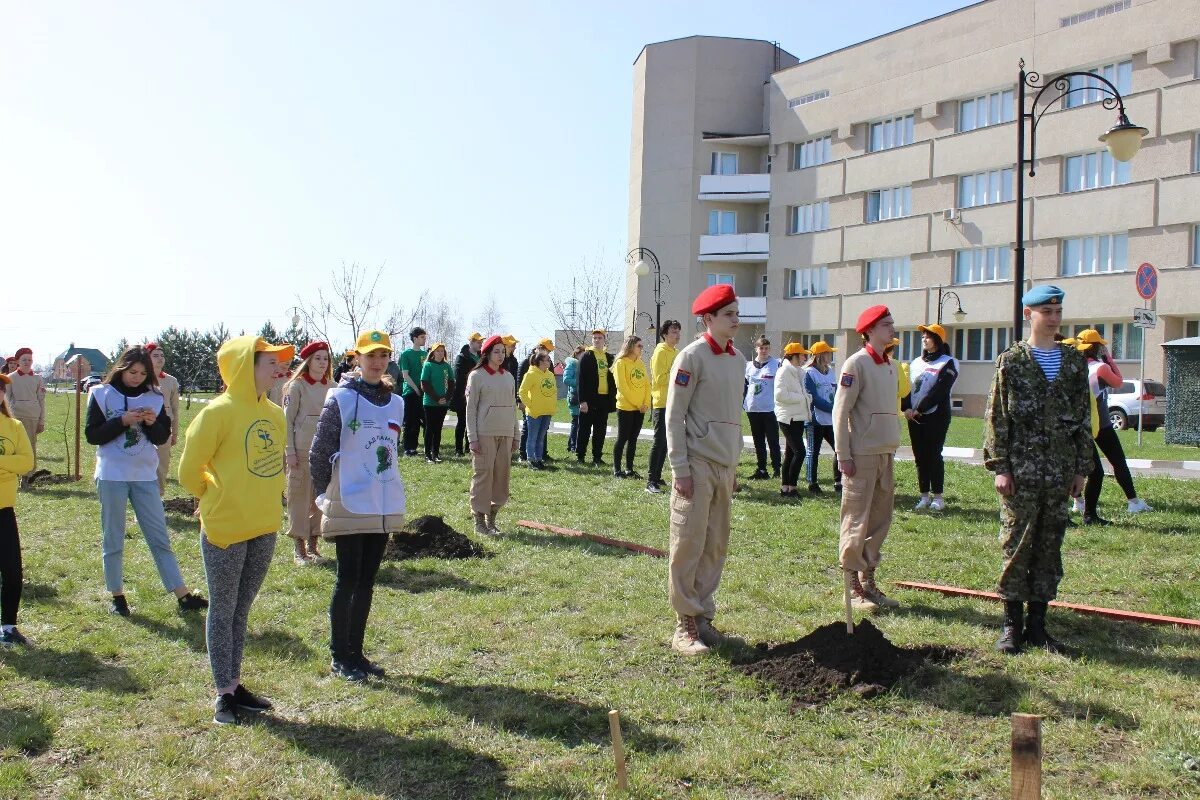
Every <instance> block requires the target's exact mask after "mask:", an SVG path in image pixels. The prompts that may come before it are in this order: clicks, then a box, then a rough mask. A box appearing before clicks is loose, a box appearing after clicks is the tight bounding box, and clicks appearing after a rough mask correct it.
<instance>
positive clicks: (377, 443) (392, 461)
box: [362, 421, 400, 483]
mask: <svg viewBox="0 0 1200 800" xmlns="http://www.w3.org/2000/svg"><path fill="white" fill-rule="evenodd" d="M392 424H393V423H391V422H390V421H389V423H388V428H389V429H390V428H391V427H392ZM363 448H364V449H365V450H367V451H368V452H369V453H371V455H372V456H373V458H364V459H363V460H362V470H363V472H364V474H366V475H367V476H368V477H369V478H371V479H372V480H374V481H377V482H378V483H391V482H393V481H395V480H397V479H398V478H399V477H400V474H399V473H398V472H397V471H396V469H395V466H396V439H394V438H393V437H391V436H388V435H387V434H384V433H376V434H374V435H372V436H370V437H368V438H367V440H366V442H365V443H364V444H363Z"/></svg>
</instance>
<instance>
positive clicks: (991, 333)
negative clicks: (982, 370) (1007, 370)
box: [954, 328, 1012, 361]
mask: <svg viewBox="0 0 1200 800" xmlns="http://www.w3.org/2000/svg"><path fill="white" fill-rule="evenodd" d="M1011 341H1012V328H956V329H955V331H954V356H955V358H957V359H958V360H959V361H994V360H995V358H996V356H998V355H1000V354H1001V353H1003V352H1004V351H1005V350H1007V349H1008V345H1009V343H1010V342H1011Z"/></svg>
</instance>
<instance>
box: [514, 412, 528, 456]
mask: <svg viewBox="0 0 1200 800" xmlns="http://www.w3.org/2000/svg"><path fill="white" fill-rule="evenodd" d="M518 410H519V409H518ZM528 419H529V417H528V416H527V415H526V414H525V413H523V412H522V414H521V443H520V444H518V445H517V455H518V456H520V457H521V460H522V461H527V460H529V454H528V453H527V452H526V450H525V445H526V444H527V443H528V442H529V422H528Z"/></svg>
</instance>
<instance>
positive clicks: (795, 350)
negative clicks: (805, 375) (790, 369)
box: [783, 342, 808, 357]
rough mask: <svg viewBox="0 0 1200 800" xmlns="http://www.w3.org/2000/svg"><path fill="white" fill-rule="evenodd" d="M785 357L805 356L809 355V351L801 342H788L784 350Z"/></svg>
mask: <svg viewBox="0 0 1200 800" xmlns="http://www.w3.org/2000/svg"><path fill="white" fill-rule="evenodd" d="M783 355H784V356H785V357H787V356H803V355H808V351H807V350H805V349H804V345H802V344H800V343H799V342H788V343H787V345H786V346H785V347H784V348H783Z"/></svg>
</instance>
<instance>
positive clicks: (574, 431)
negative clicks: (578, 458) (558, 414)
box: [567, 411, 579, 453]
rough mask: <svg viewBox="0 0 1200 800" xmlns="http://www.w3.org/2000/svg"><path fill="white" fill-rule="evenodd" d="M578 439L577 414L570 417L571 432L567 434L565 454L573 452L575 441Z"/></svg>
mask: <svg viewBox="0 0 1200 800" xmlns="http://www.w3.org/2000/svg"><path fill="white" fill-rule="evenodd" d="M578 438H579V412H578V411H576V412H575V413H573V414H572V415H571V432H570V433H569V434H567V452H568V453H574V452H575V441H576V440H577V439H578Z"/></svg>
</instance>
